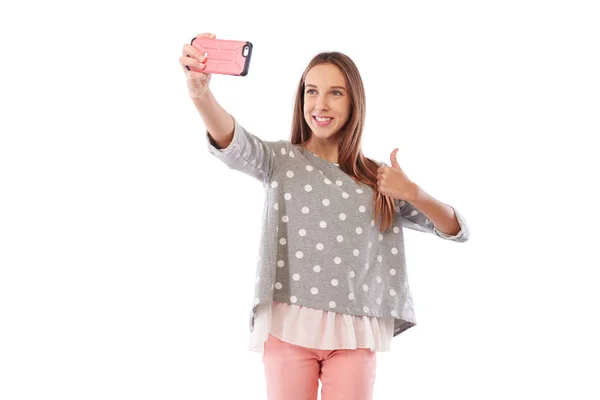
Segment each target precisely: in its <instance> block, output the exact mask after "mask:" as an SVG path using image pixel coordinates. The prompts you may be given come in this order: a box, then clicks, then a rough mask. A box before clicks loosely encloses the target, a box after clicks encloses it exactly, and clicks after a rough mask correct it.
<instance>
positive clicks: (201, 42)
mask: <svg viewBox="0 0 600 400" xmlns="http://www.w3.org/2000/svg"><path fill="white" fill-rule="evenodd" d="M190 44H191V45H192V46H194V47H195V48H196V49H197V50H198V51H199V52H200V54H204V56H205V57H206V61H205V62H204V64H205V67H204V69H198V68H194V67H189V66H186V68H187V69H188V71H189V70H191V71H196V72H205V73H209V74H221V75H234V76H246V75H248V68H249V67H250V56H251V55H252V43H250V42H247V41H239V40H224V39H211V38H207V37H201V38H198V37H195V38H193V39H192V41H191V43H190Z"/></svg>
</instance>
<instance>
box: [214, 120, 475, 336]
mask: <svg viewBox="0 0 600 400" xmlns="http://www.w3.org/2000/svg"><path fill="white" fill-rule="evenodd" d="M234 121H235V130H234V134H233V140H232V142H231V143H230V144H229V146H228V147H227V148H225V149H221V148H219V147H218V145H217V144H216V143H215V142H214V140H213V139H212V137H211V136H210V134H209V133H208V132H206V138H207V144H208V150H209V152H210V153H211V154H213V155H214V156H216V157H217V158H218V159H220V160H221V161H222V162H223V163H225V165H227V166H228V167H229V168H230V169H233V170H237V171H241V172H243V173H245V174H247V175H250V176H252V177H254V178H255V179H258V180H259V181H261V182H262V183H263V185H264V188H265V205H264V210H263V216H264V220H263V226H262V231H261V239H260V247H259V253H258V255H257V260H258V261H257V264H256V286H255V298H254V303H253V305H252V308H251V312H250V332H252V330H253V328H254V317H255V313H256V309H257V306H258V305H259V304H263V303H266V304H268V303H270V302H272V301H278V302H282V303H287V304H296V305H301V306H305V307H309V308H313V309H317V310H327V311H334V312H337V313H344V314H350V315H357V316H362V315H365V316H370V317H385V318H390V317H392V318H394V336H397V335H398V334H400V333H401V332H403V331H405V330H406V329H408V328H411V327H413V326H414V325H416V319H415V312H414V309H413V299H412V296H411V293H410V288H409V284H408V276H407V273H406V260H405V252H404V237H403V228H408V229H413V230H417V231H422V232H427V233H432V234H434V235H436V236H438V237H441V238H443V239H447V240H453V241H456V242H464V241H466V240H467V239H468V237H469V231H468V226H467V224H466V221H465V220H464V218H463V217H462V215H460V214H459V213H458V211H456V209H455V212H456V215H457V218H458V220H459V223H460V227H461V231H460V232H459V233H458V234H457V235H454V236H449V235H446V234H444V233H443V232H440V231H438V230H437V229H436V228H435V227H434V226H433V224H432V223H431V221H430V220H429V219H427V218H426V216H424V215H423V214H421V213H420V212H419V211H418V210H417V209H416V208H415V207H414V206H412V205H411V204H410V203H408V202H406V201H404V200H395V201H394V202H395V211H396V212H395V215H394V219H393V224H392V228H391V229H390V230H389V231H387V232H385V233H381V232H380V231H379V228H378V226H377V225H376V224H375V218H374V210H373V192H372V189H371V188H370V187H369V186H367V185H365V184H362V183H360V184H357V183H356V182H355V181H354V180H353V179H352V178H351V177H350V176H348V175H346V174H345V173H344V172H343V171H342V170H341V169H340V167H339V165H337V163H332V162H329V161H327V160H325V159H323V158H321V157H319V156H317V155H315V154H313V153H311V152H310V151H308V150H306V149H304V148H302V147H301V146H300V145H294V144H292V143H290V141H287V140H278V141H266V140H262V139H260V138H259V137H257V136H255V135H253V134H251V133H249V132H248V131H246V129H244V128H243V127H242V126H241V125H240V124H239V123H238V122H237V120H236V119H235V118H234ZM379 164H380V165H383V164H385V165H388V164H386V163H381V162H379ZM388 166H389V165H388Z"/></svg>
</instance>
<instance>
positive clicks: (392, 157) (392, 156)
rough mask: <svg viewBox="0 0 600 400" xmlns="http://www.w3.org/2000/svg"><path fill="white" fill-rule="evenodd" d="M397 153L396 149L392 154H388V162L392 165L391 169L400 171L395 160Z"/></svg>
mask: <svg viewBox="0 0 600 400" xmlns="http://www.w3.org/2000/svg"><path fill="white" fill-rule="evenodd" d="M397 153H398V148H395V149H394V151H392V154H390V161H391V163H392V168H396V169H400V164H398V161H397V160H396V154H397Z"/></svg>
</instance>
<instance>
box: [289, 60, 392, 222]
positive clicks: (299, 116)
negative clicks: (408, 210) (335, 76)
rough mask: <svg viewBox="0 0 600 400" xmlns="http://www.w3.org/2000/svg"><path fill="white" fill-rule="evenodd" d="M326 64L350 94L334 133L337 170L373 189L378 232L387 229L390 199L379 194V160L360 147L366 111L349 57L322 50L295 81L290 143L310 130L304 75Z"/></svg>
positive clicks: (297, 141)
mask: <svg viewBox="0 0 600 400" xmlns="http://www.w3.org/2000/svg"><path fill="white" fill-rule="evenodd" d="M327 63H329V64H332V65H334V66H336V67H338V68H339V69H340V70H341V71H342V73H343V74H344V78H345V80H346V85H347V87H348V92H349V93H350V117H349V118H348V122H347V123H346V124H345V125H344V126H343V127H342V128H341V129H340V131H339V132H338V133H336V135H339V136H340V138H341V139H340V142H339V145H338V153H339V154H338V164H339V166H340V169H341V170H342V171H344V172H345V173H346V174H348V175H349V176H350V177H351V178H352V179H353V180H354V181H355V182H357V183H358V182H362V183H364V184H366V185H368V186H370V187H371V188H372V189H373V204H374V207H375V208H374V210H375V212H374V214H375V222H376V223H377V224H378V225H379V230H380V232H384V231H387V230H388V229H390V227H391V225H392V220H393V217H394V199H393V198H392V197H389V196H386V195H383V194H381V193H379V190H377V169H378V168H379V167H380V163H377V162H375V161H373V160H371V159H369V158H367V157H365V156H364V155H363V154H362V151H361V149H360V143H361V137H362V131H363V127H364V125H365V114H366V99H365V89H364V85H363V81H362V78H361V76H360V73H359V72H358V68H357V67H356V64H355V63H354V61H352V59H350V57H348V56H347V55H345V54H343V53H340V52H324V53H319V54H317V55H316V56H315V57H313V59H312V60H311V61H310V63H309V64H308V66H307V67H306V69H305V70H304V73H303V74H302V77H301V78H300V82H299V83H298V89H297V92H296V100H295V103H294V115H293V118H292V136H291V138H290V142H291V143H292V144H296V145H300V146H302V143H304V142H306V141H307V140H308V138H309V137H310V135H311V130H310V128H309V127H308V124H307V123H306V120H305V119H304V85H305V81H306V74H307V73H308V71H309V70H310V69H311V68H312V67H314V66H315V65H319V64H327ZM302 150H304V149H302ZM384 164H385V163H384ZM386 165H387V164H386Z"/></svg>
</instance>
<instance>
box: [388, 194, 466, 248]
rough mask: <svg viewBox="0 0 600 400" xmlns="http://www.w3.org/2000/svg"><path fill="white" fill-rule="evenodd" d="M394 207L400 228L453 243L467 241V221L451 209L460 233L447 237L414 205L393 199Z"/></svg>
mask: <svg viewBox="0 0 600 400" xmlns="http://www.w3.org/2000/svg"><path fill="white" fill-rule="evenodd" d="M394 206H395V209H396V212H397V213H398V214H399V215H400V219H401V222H402V226H403V227H405V228H408V229H412V230H415V231H420V232H426V233H431V234H434V235H436V236H439V237H441V238H442V239H446V240H452V241H454V242H466V241H467V240H469V236H470V232H469V226H468V224H467V221H466V220H465V218H464V216H463V215H462V214H461V213H460V212H458V211H457V210H456V208H455V207H452V206H451V207H452V209H453V210H454V213H455V214H456V219H457V220H458V225H459V226H460V231H459V232H458V233H457V234H456V235H448V234H446V233H444V232H440V231H439V230H438V229H437V228H436V227H435V226H434V225H433V223H432V222H431V220H430V219H429V218H427V216H426V215H425V214H423V213H422V212H420V211H419V210H418V209H417V208H416V207H415V206H414V205H412V204H411V203H409V202H408V201H406V200H398V199H394Z"/></svg>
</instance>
